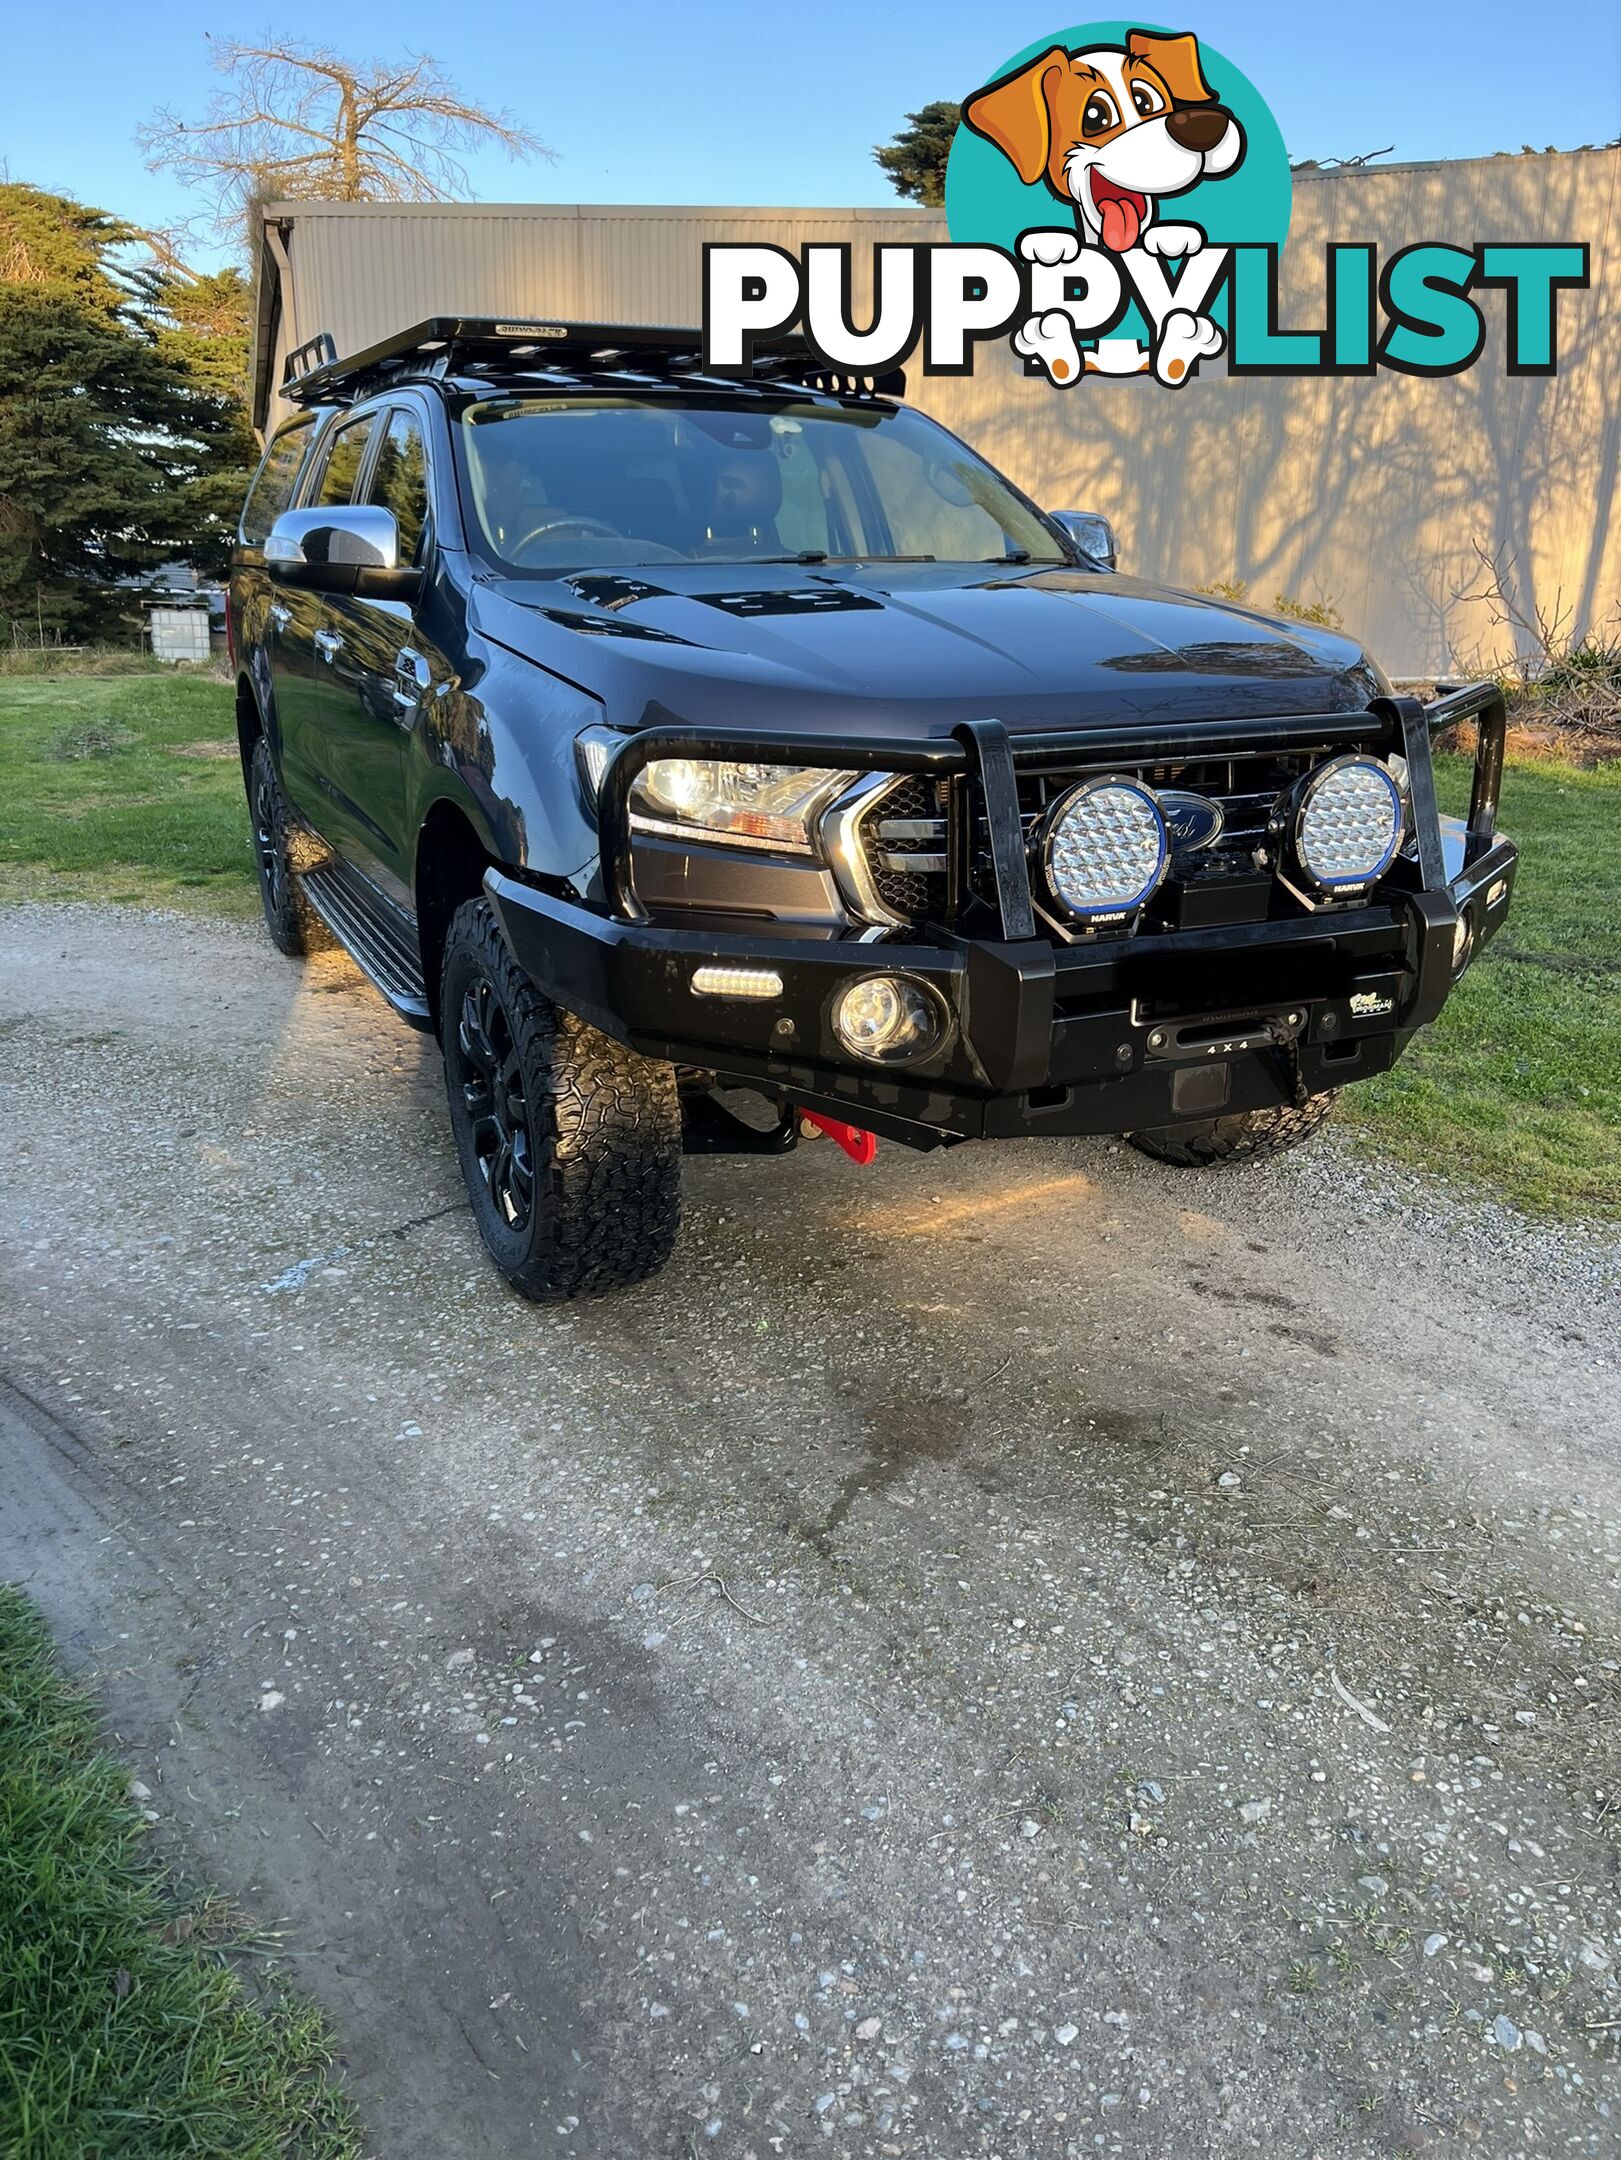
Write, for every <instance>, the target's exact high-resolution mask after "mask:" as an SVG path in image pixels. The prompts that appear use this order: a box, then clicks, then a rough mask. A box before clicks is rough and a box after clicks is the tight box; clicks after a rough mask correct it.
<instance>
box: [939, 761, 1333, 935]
mask: <svg viewBox="0 0 1621 2160" xmlns="http://www.w3.org/2000/svg"><path fill="white" fill-rule="evenodd" d="M1321 756H1322V753H1321V752H1320V751H1317V750H1301V751H1294V752H1290V753H1287V754H1284V755H1279V754H1278V753H1277V752H1275V751H1266V752H1255V753H1253V754H1247V753H1245V752H1242V751H1240V752H1237V753H1235V754H1234V755H1232V756H1227V757H1219V758H1188V759H1183V760H1181V761H1179V762H1177V763H1173V764H1159V765H1143V764H1131V763H1113V762H1111V763H1110V764H1109V765H1108V767H1107V770H1108V771H1110V772H1116V773H1120V774H1122V775H1124V776H1125V777H1126V778H1128V779H1132V780H1137V781H1139V782H1141V784H1142V785H1143V786H1145V787H1148V788H1151V789H1153V790H1154V792H1155V793H1156V794H1164V793H1167V792H1170V791H1176V792H1178V793H1182V794H1189V795H1198V796H1203V797H1204V798H1205V799H1206V800H1207V801H1210V802H1214V803H1216V804H1217V805H1219V807H1220V809H1221V813H1222V829H1221V833H1220V836H1219V838H1218V839H1216V840H1215V841H1214V842H1213V843H1212V844H1211V845H1209V846H1207V847H1200V848H1192V849H1187V850H1183V851H1178V850H1176V849H1175V848H1174V847H1173V850H1172V856H1171V865H1170V869H1169V871H1168V873H1167V875H1166V879H1165V882H1164V884H1163V885H1162V886H1161V887H1160V889H1159V891H1158V892H1157V893H1156V894H1155V895H1154V897H1153V899H1152V900H1151V901H1150V902H1149V905H1148V907H1147V909H1146V910H1145V914H1144V925H1145V927H1150V926H1152V925H1153V924H1154V923H1156V922H1158V923H1161V924H1163V923H1169V922H1175V921H1177V920H1179V911H1180V908H1181V905H1182V897H1183V893H1184V891H1185V889H1187V888H1189V887H1192V886H1197V887H1199V888H1200V889H1201V891H1202V892H1205V893H1209V892H1210V891H1211V890H1212V889H1213V888H1216V887H1230V888H1231V889H1232V890H1233V891H1234V892H1235V893H1236V892H1239V891H1242V890H1243V888H1244V887H1245V886H1246V885H1248V886H1249V887H1250V888H1252V890H1253V892H1254V899H1253V903H1252V904H1250V905H1247V906H1243V907H1241V908H1240V909H1239V911H1238V913H1237V914H1229V915H1228V916H1227V918H1226V919H1228V920H1239V919H1243V918H1244V917H1245V916H1254V917H1255V918H1257V919H1261V920H1264V919H1265V917H1266V914H1267V912H1268V904H1269V895H1268V893H1267V890H1266V888H1265V887H1264V886H1259V885H1258V884H1257V868H1258V865H1257V862H1256V852H1257V850H1258V849H1259V848H1260V847H1261V845H1262V843H1263V842H1264V840H1265V838H1266V828H1267V821H1268V819H1269V818H1270V816H1271V814H1272V809H1273V806H1274V804H1275V803H1276V802H1277V799H1278V797H1279V795H1280V794H1282V793H1283V791H1284V790H1285V789H1286V788H1288V787H1291V786H1292V785H1293V784H1294V782H1295V781H1296V780H1297V779H1298V778H1299V777H1300V775H1301V774H1302V773H1303V772H1306V771H1308V770H1309V769H1310V768H1311V767H1312V766H1313V765H1315V764H1317V763H1318V762H1319V760H1320V758H1321ZM1099 769H1100V768H1099V767H1097V766H1093V767H1090V768H1082V767H1080V766H1077V767H1075V768H1074V769H1072V770H1070V771H1066V772H1028V771H1026V772H1021V773H1020V775H1019V810H1020V814H1021V816H1022V818H1023V821H1024V832H1025V840H1026V844H1027V846H1028V848H1029V850H1030V852H1031V856H1032V862H1033V860H1034V856H1035V852H1036V850H1037V848H1038V846H1039V842H1040V837H1041V831H1042V828H1043V826H1044V825H1045V823H1046V820H1047V815H1048V812H1049V811H1050V810H1051V808H1052V806H1053V804H1054V803H1056V802H1057V801H1059V799H1060V798H1061V797H1062V796H1064V795H1066V794H1067V793H1068V792H1069V790H1070V789H1071V788H1072V787H1074V786H1075V785H1076V783H1077V782H1078V781H1080V780H1082V779H1086V778H1090V777H1092V776H1093V775H1094V774H1095V773H1096V772H1097V771H1098V770H1099ZM972 857H973V862H972V870H971V882H972V885H973V888H974V890H975V891H976V892H978V893H979V894H980V895H981V896H982V897H983V898H985V899H987V900H989V899H991V898H992V897H993V896H994V892H995V880H994V877H993V875H992V871H991V861H990V847H989V843H988V840H987V839H986V838H985V836H984V835H983V833H979V834H976V836H975V846H974V848H973V850H972ZM1036 897H1037V902H1038V904H1040V903H1041V901H1042V898H1043V893H1042V889H1041V885H1040V880H1039V878H1038V880H1037V895H1036Z"/></svg>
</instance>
